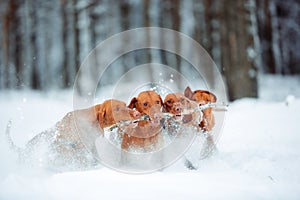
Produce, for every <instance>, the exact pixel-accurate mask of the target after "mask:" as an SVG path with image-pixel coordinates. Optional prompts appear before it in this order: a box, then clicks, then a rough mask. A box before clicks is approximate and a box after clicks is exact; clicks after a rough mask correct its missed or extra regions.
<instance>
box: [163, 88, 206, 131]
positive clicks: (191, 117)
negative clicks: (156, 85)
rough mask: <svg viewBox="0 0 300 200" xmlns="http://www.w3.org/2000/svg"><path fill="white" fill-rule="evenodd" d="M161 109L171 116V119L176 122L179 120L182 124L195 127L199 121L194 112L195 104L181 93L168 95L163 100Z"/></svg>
mask: <svg viewBox="0 0 300 200" xmlns="http://www.w3.org/2000/svg"><path fill="white" fill-rule="evenodd" d="M163 107H164V112H167V113H170V114H172V115H173V117H172V118H173V119H175V120H177V121H178V120H180V121H181V122H182V124H185V125H192V126H195V125H196V123H197V121H199V118H197V116H196V114H197V112H196V110H195V109H196V108H197V104H196V103H195V102H192V101H191V100H189V99H188V98H187V97H185V96H184V95H183V94H181V93H171V94H168V95H167V96H166V97H165V99H164V103H163ZM200 118H201V116H200ZM200 120H201V119H200Z"/></svg>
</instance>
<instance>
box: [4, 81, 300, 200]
mask: <svg viewBox="0 0 300 200" xmlns="http://www.w3.org/2000/svg"><path fill="white" fill-rule="evenodd" d="M298 78H299V77H298ZM298 78H296V77H289V78H286V77H278V76H276V77H274V76H263V77H260V86H261V87H260V98H259V99H241V100H238V101H235V102H233V103H232V104H231V105H230V108H229V111H228V113H227V115H226V121H225V126H224V130H223V134H222V136H221V139H220V140H219V143H218V150H217V151H216V152H215V154H214V155H213V156H212V157H210V158H207V159H204V160H200V161H199V169H198V170H194V171H191V170H188V169H186V168H185V167H184V165H183V163H182V162H181V161H178V162H177V163H175V164H174V165H172V166H170V167H169V168H166V169H164V170H162V171H158V172H155V173H152V174H143V175H130V174H123V173H119V172H115V171H113V170H110V169H108V168H105V167H102V168H100V169H97V170H91V171H78V172H66V173H54V172H51V171H49V170H42V169H30V168H28V167H27V168H26V166H19V165H16V162H15V160H16V158H15V156H14V155H13V154H12V153H11V152H10V151H9V150H8V148H7V146H6V144H5V142H4V140H3V135H4V132H5V128H6V123H7V121H8V119H10V118H12V119H13V121H14V122H13V127H12V132H11V134H12V137H13V140H14V141H15V142H16V144H17V145H18V146H23V145H24V144H25V143H26V142H27V141H28V140H29V139H31V138H32V137H33V136H34V135H35V134H37V133H39V132H41V131H43V130H45V129H47V128H49V127H51V126H52V125H54V124H55V122H56V121H57V120H59V119H60V118H62V117H63V116H64V114H65V113H67V112H68V111H70V110H71V109H72V92H71V91H66V92H57V93H51V94H39V93H34V92H30V91H27V92H4V93H1V94H0V110H1V115H0V132H1V133H3V134H1V136H0V138H1V140H0V143H1V144H0V145H1V147H0V159H1V166H0V199H200V198H204V199H298V198H299V196H300V191H299V188H300V174H299V173H298V170H299V169H300V145H299V144H300V134H299V133H300V128H299V124H298V123H299V119H300V89H299V88H300V87H299V86H300V81H299V79H298Z"/></svg>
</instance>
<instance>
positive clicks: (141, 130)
mask: <svg viewBox="0 0 300 200" xmlns="http://www.w3.org/2000/svg"><path fill="white" fill-rule="evenodd" d="M162 106H163V102H162V98H161V97H160V95H159V94H157V93H156V92H154V91H143V92H141V93H139V94H138V96H137V97H134V98H132V100H131V101H130V103H129V105H128V107H129V108H131V109H135V110H136V111H138V112H139V113H140V114H141V115H147V116H149V120H141V121H139V122H137V126H136V127H134V128H131V129H127V130H126V131H125V133H124V135H123V139H122V143H121V148H122V149H123V150H125V151H128V150H130V149H139V150H142V151H145V152H149V151H154V150H157V149H159V148H160V147H161V146H162V144H163V137H162V136H161V134H160V133H161V129H162V126H161V123H160V120H161V119H162Z"/></svg>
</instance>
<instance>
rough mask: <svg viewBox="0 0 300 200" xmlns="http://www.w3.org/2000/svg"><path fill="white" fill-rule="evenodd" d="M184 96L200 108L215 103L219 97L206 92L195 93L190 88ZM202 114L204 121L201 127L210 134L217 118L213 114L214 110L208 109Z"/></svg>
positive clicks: (196, 91)
mask: <svg viewBox="0 0 300 200" xmlns="http://www.w3.org/2000/svg"><path fill="white" fill-rule="evenodd" d="M184 96H186V97H187V98H189V99H190V100H192V101H195V102H197V103H198V104H199V106H202V105H205V104H207V103H215V102H216V101H217V97H216V96H215V95H214V94H213V93H211V92H209V91H206V90H195V91H194V92H193V91H192V90H191V89H190V87H187V88H186V89H185V91H184ZM202 113H203V119H202V121H201V122H200V124H199V126H200V128H201V129H202V130H203V131H205V132H209V131H211V130H212V128H213V127H214V125H215V118H214V115H213V113H212V108H207V109H205V110H203V111H202Z"/></svg>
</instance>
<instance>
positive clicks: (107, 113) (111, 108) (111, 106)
mask: <svg viewBox="0 0 300 200" xmlns="http://www.w3.org/2000/svg"><path fill="white" fill-rule="evenodd" d="M95 109H96V113H97V119H98V121H99V124H100V127H101V128H105V127H108V126H111V125H113V124H116V123H118V122H120V121H124V120H133V119H137V118H139V117H140V116H141V114H140V113H139V112H138V111H136V110H133V109H130V108H128V107H127V106H126V103H125V102H122V101H119V100H115V99H111V100H107V101H104V102H103V103H102V104H99V105H97V106H96V108H95Z"/></svg>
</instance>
